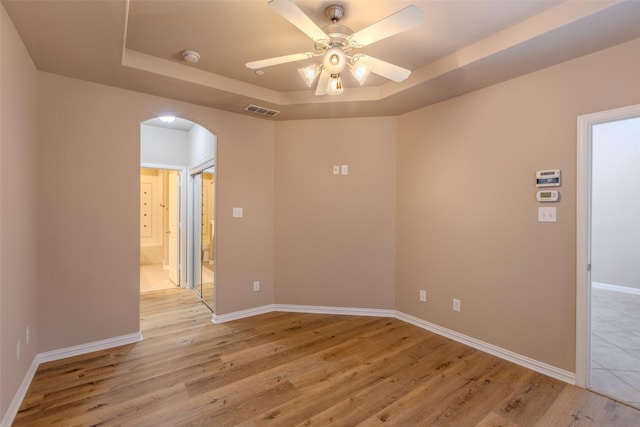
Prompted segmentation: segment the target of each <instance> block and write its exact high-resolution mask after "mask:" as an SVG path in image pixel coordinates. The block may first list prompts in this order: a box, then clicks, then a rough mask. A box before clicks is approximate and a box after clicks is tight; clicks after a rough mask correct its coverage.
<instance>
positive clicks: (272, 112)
mask: <svg viewBox="0 0 640 427" xmlns="http://www.w3.org/2000/svg"><path fill="white" fill-rule="evenodd" d="M244 111H248V112H250V113H255V114H260V115H263V116H267V117H275V116H277V115H278V114H280V111H277V110H271V109H269V108H265V107H258V106H257V105H253V104H251V105H249V106H247V107H245V109H244Z"/></svg>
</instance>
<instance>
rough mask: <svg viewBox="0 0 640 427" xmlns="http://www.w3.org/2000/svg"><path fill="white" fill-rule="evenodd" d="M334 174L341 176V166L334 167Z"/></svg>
mask: <svg viewBox="0 0 640 427" xmlns="http://www.w3.org/2000/svg"><path fill="white" fill-rule="evenodd" d="M333 174H334V175H340V166H338V165H333Z"/></svg>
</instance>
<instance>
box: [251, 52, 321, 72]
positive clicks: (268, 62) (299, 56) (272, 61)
mask: <svg viewBox="0 0 640 427" xmlns="http://www.w3.org/2000/svg"><path fill="white" fill-rule="evenodd" d="M314 56H315V54H313V53H311V52H304V53H294V54H292V55H285V56H276V57H275V58H268V59H261V60H259V61H252V62H247V63H246V64H245V65H246V67H247V68H251V69H252V70H255V69H258V68H265V67H271V66H272V65H278V64H286V63H287V62H296V61H302V60H303V59H309V58H313V57H314Z"/></svg>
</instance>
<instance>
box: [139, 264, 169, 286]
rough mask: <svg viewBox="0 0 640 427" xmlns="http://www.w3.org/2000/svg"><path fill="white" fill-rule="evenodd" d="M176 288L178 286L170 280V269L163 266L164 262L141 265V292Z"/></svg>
mask: <svg viewBox="0 0 640 427" xmlns="http://www.w3.org/2000/svg"><path fill="white" fill-rule="evenodd" d="M175 288H177V286H176V285H175V284H174V283H173V282H172V281H171V280H169V270H165V269H164V268H162V264H141V265H140V292H149V291H157V290H160V289H175Z"/></svg>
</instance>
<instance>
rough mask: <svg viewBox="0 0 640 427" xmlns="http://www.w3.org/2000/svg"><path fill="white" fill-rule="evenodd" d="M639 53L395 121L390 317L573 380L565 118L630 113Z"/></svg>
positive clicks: (570, 132)
mask: <svg viewBox="0 0 640 427" xmlns="http://www.w3.org/2000/svg"><path fill="white" fill-rule="evenodd" d="M639 50H640V41H639V40H637V41H634V42H632V43H627V44H625V45H622V46H618V47H615V48H612V49H609V50H606V51H603V52H600V53H596V54H593V55H590V56H587V57H583V58H580V59H577V60H574V61H571V62H568V63H565V64H561V65H559V66H556V67H552V68H549V69H545V70H542V71H539V72H536V73H532V74H529V75H526V76H523V77H520V78H517V79H513V80H511V81H507V82H504V83H502V84H498V85H495V86H492V87H489V88H486V89H484V90H480V91H477V92H474V93H471V94H468V95H465V96H461V97H459V98H456V99H452V100H449V101H446V102H442V103H440V104H437V105H434V106H432V107H429V108H425V109H422V110H419V111H416V112H412V113H409V114H406V115H404V116H402V117H401V118H400V122H399V135H400V136H399V145H398V251H397V257H398V258H397V259H398V261H397V270H398V274H397V282H396V301H397V305H396V308H397V309H398V310H400V311H402V312H405V313H408V314H411V315H414V316H416V317H419V318H421V319H424V320H427V321H429V322H432V323H436V324H438V325H441V326H444V327H446V328H449V329H452V330H454V331H457V332H459V333H462V334H466V335H469V336H472V337H474V338H477V339H480V340H483V341H486V342H489V343H491V344H494V345H497V346H499V347H502V348H505V349H508V350H511V351H514V352H516V353H519V354H522V355H525V356H528V357H530V358H533V359H536V360H539V361H542V362H545V363H548V364H550V365H553V366H556V367H559V368H561V369H565V370H568V371H573V370H574V365H575V292H576V278H575V257H576V251H575V226H576V223H575V215H576V209H575V203H576V180H575V175H576V118H577V116H578V115H581V114H585V113H590V112H595V111H601V110H606V109H610V108H614V107H620V106H625V105H631V104H637V103H639V102H640V85H638V75H640V56H639V55H638V51H639ZM541 169H561V170H562V174H563V175H562V176H563V182H562V187H561V188H560V191H561V194H562V200H561V201H560V202H559V203H557V204H556V206H557V208H558V212H557V214H558V222H557V223H554V224H551V223H539V222H537V207H538V206H539V204H538V203H537V202H536V201H535V191H536V188H535V184H534V176H535V172H536V170H541ZM419 289H426V291H427V299H428V301H427V303H421V302H419V300H418V291H419ZM454 297H455V298H459V299H461V300H462V311H461V312H460V313H456V312H454V311H452V309H451V305H452V298H454Z"/></svg>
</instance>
